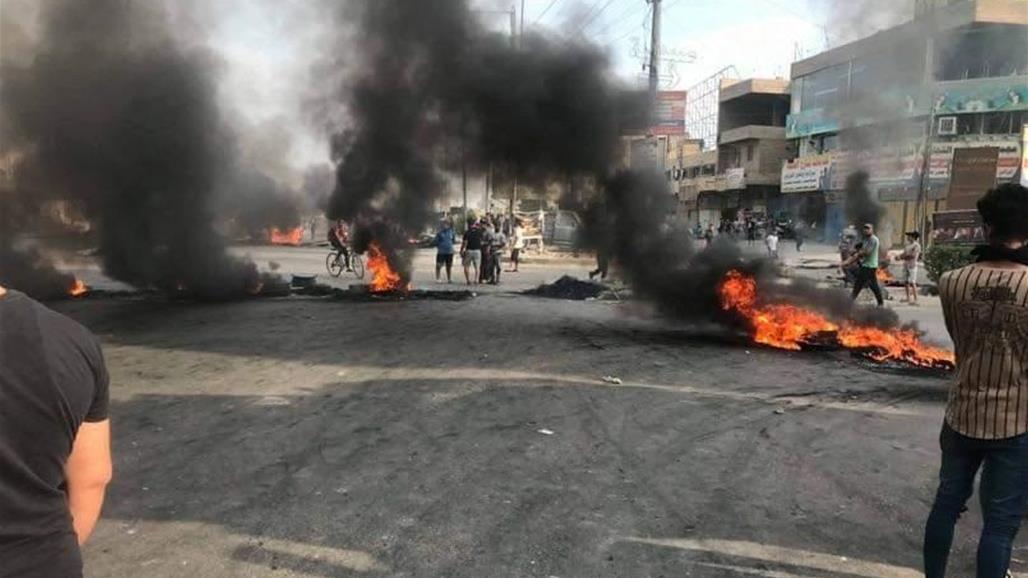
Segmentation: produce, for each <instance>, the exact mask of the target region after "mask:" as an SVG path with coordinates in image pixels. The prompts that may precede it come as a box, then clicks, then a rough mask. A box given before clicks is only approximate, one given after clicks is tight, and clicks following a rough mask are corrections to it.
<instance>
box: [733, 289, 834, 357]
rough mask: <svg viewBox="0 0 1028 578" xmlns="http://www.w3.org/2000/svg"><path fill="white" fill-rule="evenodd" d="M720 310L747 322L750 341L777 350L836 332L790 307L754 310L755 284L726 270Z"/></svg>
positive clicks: (819, 319) (817, 318)
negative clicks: (815, 335) (738, 316)
mask: <svg viewBox="0 0 1028 578" xmlns="http://www.w3.org/2000/svg"><path fill="white" fill-rule="evenodd" d="M721 308H722V309H724V310H726V311H729V310H735V311H737V312H739V313H740V314H741V315H742V316H743V317H745V318H746V319H748V320H749V322H750V324H751V325H752V329H753V340H754V341H756V342H757V343H763V344H764V345H770V346H771V347H777V348H779V349H792V350H798V349H800V348H801V346H802V344H803V343H804V341H805V340H806V338H808V337H810V336H812V335H814V334H815V333H821V332H823V331H837V330H838V329H839V327H838V326H837V325H835V324H834V323H832V322H830V321H828V320H827V319H825V318H824V317H822V316H821V315H818V314H817V313H814V312H812V311H807V310H806V309H800V308H799V307H794V306H792V305H767V306H764V307H757V281H756V280H755V279H754V278H753V277H747V276H745V275H743V274H742V273H740V272H738V271H729V272H728V274H727V275H726V276H725V280H724V282H723V283H722V284H721Z"/></svg>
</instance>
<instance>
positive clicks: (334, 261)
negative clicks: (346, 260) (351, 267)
mask: <svg viewBox="0 0 1028 578" xmlns="http://www.w3.org/2000/svg"><path fill="white" fill-rule="evenodd" d="M325 269H328V274H329V275H331V276H333V277H338V276H340V275H342V274H343V264H342V263H340V262H339V253H336V252H334V251H333V252H331V253H329V254H328V255H327V256H326V257H325Z"/></svg>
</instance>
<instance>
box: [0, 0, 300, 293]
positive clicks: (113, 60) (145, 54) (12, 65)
mask: <svg viewBox="0 0 1028 578" xmlns="http://www.w3.org/2000/svg"><path fill="white" fill-rule="evenodd" d="M39 9H40V15H41V21H40V22H41V25H40V28H39V37H38V41H37V42H36V45H35V50H34V52H33V54H32V57H31V58H28V59H24V60H22V61H21V62H17V63H16V62H13V61H9V60H6V59H5V60H4V62H3V78H4V82H3V86H2V87H0V91H2V92H0V96H2V109H3V110H2V115H3V119H4V121H5V122H4V133H5V134H4V137H5V140H6V139H8V138H9V139H10V140H7V142H9V143H11V146H12V147H14V148H15V149H16V150H17V151H19V153H20V154H21V155H22V159H21V160H20V161H19V163H18V172H17V178H16V180H15V183H14V187H15V190H14V193H13V194H14V195H16V196H18V197H19V198H20V199H21V200H22V201H23V202H25V203H27V204H28V205H30V206H32V207H35V208H37V209H38V208H39V207H42V206H43V205H44V204H45V203H46V202H48V201H51V200H54V199H64V200H70V201H72V202H74V203H76V204H79V205H81V207H82V208H83V211H84V213H85V215H86V217H87V218H88V219H89V221H90V222H91V223H92V225H93V226H94V227H95V233H94V234H95V239H94V240H95V242H96V243H97V244H98V247H99V254H100V256H101V257H102V260H103V267H104V271H105V273H106V274H107V275H109V276H111V277H113V278H115V279H118V280H121V281H124V282H127V283H129V284H132V285H135V286H137V287H156V288H161V289H173V288H177V287H185V288H188V290H189V292H190V293H191V294H193V295H195V296H197V297H198V298H230V297H234V296H240V295H243V294H244V293H245V292H246V291H248V290H250V289H251V288H253V287H255V286H257V285H258V284H259V281H260V279H259V275H258V272H257V269H256V267H255V266H254V265H253V264H252V263H249V262H245V261H241V260H239V259H236V258H233V257H230V256H229V255H228V254H227V252H226V246H225V241H224V240H223V239H222V238H221V237H220V236H219V235H218V234H217V233H216V232H215V228H214V225H215V217H216V215H215V210H216V208H217V204H216V203H217V201H218V198H217V193H218V191H219V190H229V191H230V193H229V194H231V191H233V190H240V189H241V190H243V195H244V197H245V200H246V202H247V205H246V206H247V207H249V206H255V207H256V211H258V213H263V214H264V216H262V217H261V218H266V217H268V216H269V215H273V216H274V217H275V218H276V219H281V216H282V214H283V213H288V210H286V209H284V208H283V207H282V206H281V205H276V206H274V207H271V208H269V207H268V206H266V204H264V203H258V202H254V201H255V199H257V198H264V197H263V194H264V193H269V191H270V194H271V195H272V196H273V198H280V195H279V192H280V191H278V190H277V189H276V187H274V186H271V185H269V184H268V183H267V182H265V181H263V180H262V179H260V178H254V177H252V176H251V175H245V176H243V177H240V176H239V174H238V173H237V171H238V170H239V168H238V167H239V164H238V162H237V161H238V150H237V141H236V136H235V134H234V133H233V132H232V130H231V129H230V128H229V126H228V123H227V122H226V121H225V119H224V118H223V115H222V114H221V112H220V110H219V107H218V106H217V102H216V80H217V78H218V72H219V71H218V67H217V65H216V61H215V59H214V58H213V57H212V56H211V55H210V54H209V53H207V52H205V51H204V50H202V49H199V48H187V47H185V46H183V45H182V43H181V42H179V41H177V40H176V35H177V36H178V37H183V36H188V33H187V32H186V31H183V30H175V29H174V28H175V26H179V25H181V22H182V21H184V20H185V19H182V18H179V19H176V20H175V26H173V25H172V24H171V22H170V17H169V15H168V14H167V13H165V12H164V11H163V8H162V5H161V4H160V3H156V2H154V3H150V2H131V1H125V0H97V1H95V2H75V1H71V0H48V1H46V2H42V3H40V4H39ZM238 206H243V205H242V204H239V205H238ZM247 210H249V208H247ZM251 216H252V215H248V216H247V220H249V221H251V222H253V223H255V219H250V217H251ZM287 216H288V217H290V218H291V215H287ZM254 226H255V224H254ZM34 232H35V231H33V230H31V229H23V230H22V231H21V233H23V234H24V233H34ZM12 236H13V235H12ZM13 244H14V243H13V242H8V243H4V246H3V247H0V250H2V251H4V252H6V253H13V251H14V249H13ZM7 262H11V261H5V263H7ZM23 273H24V272H22V271H18V272H14V274H13V275H11V273H10V272H5V276H14V277H17V276H18V275H23ZM11 284H12V285H13V286H15V287H19V286H29V284H30V283H29V281H25V280H16V281H12V282H11Z"/></svg>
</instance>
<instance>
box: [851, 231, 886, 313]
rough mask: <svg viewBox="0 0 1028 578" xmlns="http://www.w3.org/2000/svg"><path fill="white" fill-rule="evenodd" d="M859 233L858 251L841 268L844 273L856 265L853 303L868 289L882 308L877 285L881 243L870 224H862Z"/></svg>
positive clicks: (882, 298) (883, 304) (879, 288)
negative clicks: (859, 243)
mask: <svg viewBox="0 0 1028 578" xmlns="http://www.w3.org/2000/svg"><path fill="white" fill-rule="evenodd" d="M860 233H861V235H862V236H863V240H862V241H861V245H860V249H858V250H857V251H856V252H854V253H853V255H851V256H850V257H849V259H847V260H845V261H843V262H842V266H841V268H842V270H843V271H845V270H846V268H847V267H849V266H850V265H853V264H856V265H858V267H857V268H856V270H855V274H856V276H855V278H854V281H853V293H852V298H853V300H854V301H855V300H856V299H857V297H859V296H860V292H861V291H863V290H864V289H865V288H868V289H870V290H871V292H872V293H874V296H875V301H877V302H878V306H879V307H884V306H885V299H884V297H883V296H882V288H881V286H879V285H878V251H879V248H880V247H881V242H880V241H879V240H878V237H877V236H876V235H875V228H874V225H872V224H871V223H864V225H863V227H861V228H860Z"/></svg>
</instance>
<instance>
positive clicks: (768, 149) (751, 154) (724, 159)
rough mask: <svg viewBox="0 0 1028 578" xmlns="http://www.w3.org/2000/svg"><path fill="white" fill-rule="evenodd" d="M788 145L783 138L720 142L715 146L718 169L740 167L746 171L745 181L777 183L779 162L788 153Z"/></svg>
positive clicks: (787, 156)
mask: <svg viewBox="0 0 1028 578" xmlns="http://www.w3.org/2000/svg"><path fill="white" fill-rule="evenodd" d="M790 150H791V145H790V143H789V141H787V140H785V139H784V138H781V139H770V140H748V141H740V142H734V143H731V144H725V145H721V147H720V148H719V149H718V153H719V154H718V171H719V172H721V173H723V172H724V171H725V170H727V169H732V168H738V167H741V168H743V169H744V170H745V171H746V184H747V185H768V186H778V185H779V183H780V182H781V176H782V163H783V162H784V161H785V159H786V158H789V156H790Z"/></svg>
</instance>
